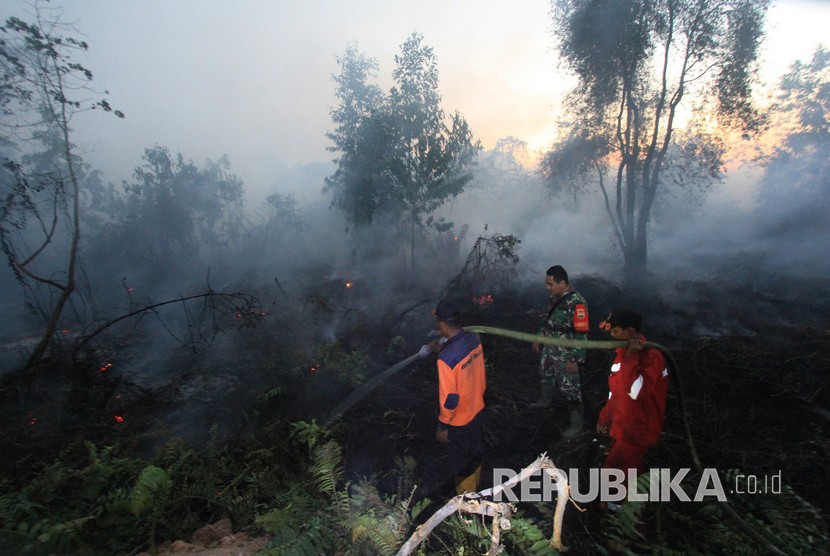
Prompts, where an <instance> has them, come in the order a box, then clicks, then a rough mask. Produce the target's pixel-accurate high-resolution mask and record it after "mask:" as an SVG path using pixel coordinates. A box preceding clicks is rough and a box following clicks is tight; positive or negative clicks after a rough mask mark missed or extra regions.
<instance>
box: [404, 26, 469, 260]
mask: <svg viewBox="0 0 830 556" xmlns="http://www.w3.org/2000/svg"><path fill="white" fill-rule="evenodd" d="M395 63H396V64H397V67H396V68H395V71H394V72H393V73H392V76H393V77H394V79H395V86H394V87H393V88H392V90H391V92H390V95H389V100H390V106H391V113H392V115H393V118H394V122H395V129H396V132H397V141H396V143H394V147H395V151H396V153H397V156H396V157H395V160H396V161H397V162H398V163H397V164H396V165H395V167H394V170H393V172H392V173H393V176H394V178H395V179H394V182H393V183H394V185H395V189H396V190H397V195H396V197H397V198H399V199H401V201H402V208H403V210H404V213H405V215H406V216H405V218H406V219H408V220H409V223H410V225H411V226H412V228H411V230H412V233H411V236H410V238H411V243H410V260H411V261H412V264H413V265H414V263H415V231H416V228H417V227H423V225H424V223H423V217H424V215H429V214H431V213H432V212H434V211H435V209H437V208H438V207H440V206H441V205H442V204H444V202H445V201H446V200H447V199H449V198H450V197H454V196H456V195H458V194H460V193H461V192H463V191H464V186H465V185H466V184H467V183H468V182H469V181H470V180H471V179H472V175H471V174H470V173H469V172H468V167H469V165H470V164H471V163H472V162H473V159H474V158H475V156H476V154H477V153H478V151H479V150H480V144H479V143H478V142H477V141H474V140H473V135H472V132H471V131H470V128H469V126H468V124H467V120H466V119H464V117H463V116H462V115H461V114H460V113H458V112H457V111H456V112H455V113H453V115H452V116H451V118H450V125H449V126H448V125H447V120H446V114H445V112H444V110H443V109H442V108H441V95H440V94H439V93H438V63H437V60H436V57H435V54H434V53H433V51H432V48H430V47H428V46H426V45H424V44H423V36H422V35H420V34H418V33H413V34H412V35H411V36H410V37H409V38H408V39H407V40H406V42H404V44H403V45H402V46H401V53H400V54H399V55H397V56H395Z"/></svg>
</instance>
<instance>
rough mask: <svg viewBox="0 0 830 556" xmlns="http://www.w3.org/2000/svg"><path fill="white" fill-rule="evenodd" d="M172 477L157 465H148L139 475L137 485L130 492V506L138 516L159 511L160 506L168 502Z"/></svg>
mask: <svg viewBox="0 0 830 556" xmlns="http://www.w3.org/2000/svg"><path fill="white" fill-rule="evenodd" d="M170 486H171V483H170V477H169V476H168V475H167V472H166V471H165V470H164V469H161V468H159V467H156V466H155V465H148V466H147V467H145V468H144V470H143V471H142V472H141V474H140V475H139V476H138V480H137V481H136V484H135V486H134V487H133V490H132V492H131V493H130V502H129V507H130V511H131V512H132V514H133V515H134V516H136V517H138V516H141V515H144V514H147V513H151V512H149V510H153V512H152V513H157V512H159V511H160V510H159V507H160V506H162V505H164V504H165V503H166V502H167V499H168V497H169V496H170Z"/></svg>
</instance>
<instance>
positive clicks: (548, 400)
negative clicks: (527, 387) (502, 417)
mask: <svg viewBox="0 0 830 556" xmlns="http://www.w3.org/2000/svg"><path fill="white" fill-rule="evenodd" d="M555 393H556V388H554V386H553V385H552V384H545V383H544V382H543V383H542V391H541V393H540V394H539V399H538V400H536V401H535V402H533V403H532V404H530V405H528V407H530V408H542V407H550V404H552V403H553V396H554V394H555Z"/></svg>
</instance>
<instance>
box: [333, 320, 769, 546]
mask: <svg viewBox="0 0 830 556" xmlns="http://www.w3.org/2000/svg"><path fill="white" fill-rule="evenodd" d="M464 330H465V331H467V332H472V333H477V334H490V335H494V336H502V337H505V338H511V339H514V340H520V341H524V342H532V343H537V344H545V345H553V346H560V347H574V348H584V349H614V348H619V347H626V346H627V345H628V342H627V341H618V340H570V339H567V338H552V337H549V336H541V335H538V334H530V333H527V332H519V331H516V330H508V329H505V328H495V327H491V326H465V327H464ZM647 348H653V349H656V350H658V351H660V353H662V354H663V357H664V359H665V360H666V364H667V366H668V367H669V380H670V381H671V383H672V386H673V387H674V389H675V390H676V392H677V405H678V408H677V409H678V413H679V414H680V421H681V423H682V425H683V431H684V433H685V436H686V446H687V447H688V448H689V453H690V455H691V457H692V463H693V464H694V466H695V469H696V470H697V471H698V473H701V474H703V473H704V468H703V464H702V463H701V462H700V458H699V457H698V454H697V449H696V448H695V444H694V440H693V437H692V431H691V428H690V426H689V421H688V419H687V416H686V402H685V397H684V395H683V383H682V382H681V380H680V374H679V370H678V367H677V362H676V361H675V360H674V355H672V353H671V351H669V349H668V348H666V347H664V346H662V345H660V344H658V343H655V342H644V343H643V349H647ZM419 359H420V355H419V354H418V353H416V354H414V355H411V356H409V357H407V358H406V359H404V360H403V361H401V362H399V363H397V364H396V365H393V366H392V367H390V368H389V369H387V370H385V371H384V372H382V373H380V374H379V375H376V376H375V377H373V378H372V379H371V380H369V381H368V382H366V383H365V384H363V385H362V386H361V387H359V388H358V389H357V390H355V391H354V392H352V393H351V394H350V395H349V396H347V397H346V398H345V399H344V400H343V401H341V402H340V403H339V404H337V406H336V407H335V408H334V409H333V410H332V412H331V413H330V415H329V417H328V419H327V420H326V421H324V423H323V424H324V425H325V426H329V425H330V424H332V423H333V422H334V421H336V420H337V419H338V418H339V417H340V416H341V415H342V414H343V413H345V412H346V411H348V410H349V409H350V408H351V407H352V406H353V405H355V404H357V403H358V402H360V401H361V400H362V399H363V398H365V397H366V396H367V395H369V393H370V392H372V391H373V390H374V389H375V388H377V387H378V386H380V385H381V384H382V383H383V382H385V381H386V380H388V379H389V378H391V377H392V376H393V375H395V374H396V373H398V372H400V371H402V370H404V369H406V368H407V367H409V366H410V365H411V364H413V363H414V362H416V361H418V360H419ZM720 504H721V507H723V509H724V511H725V512H726V513H727V515H729V516H730V517H731V518H732V519H733V520H734V521H735V523H736V524H737V525H738V526H739V527H740V529H741V530H742V531H743V532H744V533H745V534H747V535H748V536H749V537H751V538H752V539H753V540H755V541H756V542H757V543H759V544H760V545H761V546H763V547H764V548H765V549H766V550H767V551H769V552H770V553H772V554H777V555H784V554H785V553H784V552H783V551H782V550H781V549H780V548H778V547H777V546H775V545H774V544H772V543H770V541H768V540H767V539H766V538H765V537H764V536H763V535H761V534H760V533H759V532H758V531H756V530H755V529H754V528H753V527H751V526H750V525H749V524H748V523H746V521H744V520H743V519H742V518H741V517H740V516H739V515H738V514H737V513H736V512H735V510H734V509H733V508H732V506H730V505H729V503H728V502H727V501H725V500H724V501H722V502H720Z"/></svg>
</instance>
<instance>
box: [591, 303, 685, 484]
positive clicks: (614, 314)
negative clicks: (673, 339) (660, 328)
mask: <svg viewBox="0 0 830 556" xmlns="http://www.w3.org/2000/svg"><path fill="white" fill-rule="evenodd" d="M641 321H642V317H641V316H640V314H639V313H636V312H634V311H631V310H628V309H614V310H613V311H611V314H610V315H609V316H608V318H607V319H606V320H605V321H603V322H602V323H601V324H600V328H603V329H605V330H608V332H609V333H610V334H611V337H612V338H613V339H615V340H627V341H628V342H629V345H628V346H627V347H624V348H617V354H616V358H615V359H614V363H613V364H612V365H611V373H610V374H609V375H608V390H609V393H608V401H607V402H606V404H605V407H603V408H602V411H601V412H600V414H599V420H598V422H597V432H599V433H602V434H610V435H611V437H612V438H613V443H612V445H611V451H610V452H609V453H608V457H607V458H606V459H605V464H604V465H603V467H604V468H606V469H621V470H623V471H624V472H625V473H626V485H627V484H628V481H627V479H628V470H629V469H636V470H637V471H640V472H641V471H643V469H644V467H643V460H644V459H645V455H646V452H648V449H649V448H650V447H651V446H653V445H654V444H656V443H657V439H658V438H659V437H660V433H661V432H662V430H663V418H664V415H665V411H666V392H667V389H668V382H669V379H668V374H669V373H668V369H667V368H666V361H665V359H663V354H662V353H660V351H659V350H657V349H654V348H649V349H643V342H645V337H644V336H643V335H642V333H641V332H640V330H641Z"/></svg>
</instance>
